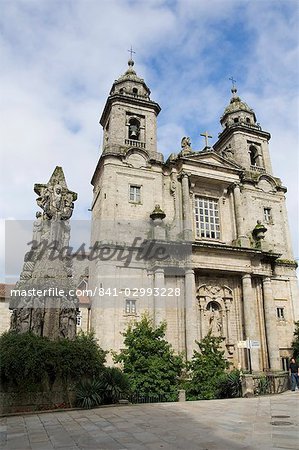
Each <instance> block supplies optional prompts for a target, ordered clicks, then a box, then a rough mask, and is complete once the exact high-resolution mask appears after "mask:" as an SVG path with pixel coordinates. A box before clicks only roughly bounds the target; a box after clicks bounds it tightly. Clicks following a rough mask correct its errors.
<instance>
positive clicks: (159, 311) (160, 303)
mask: <svg viewBox="0 0 299 450" xmlns="http://www.w3.org/2000/svg"><path fill="white" fill-rule="evenodd" d="M164 287H165V280H164V269H162V268H160V267H159V268H157V269H156V270H155V273H154V288H157V289H158V291H157V293H158V295H156V296H154V318H155V325H159V324H160V323H161V322H162V321H163V320H165V319H166V305H165V301H166V297H161V295H160V294H161V289H162V288H164Z"/></svg>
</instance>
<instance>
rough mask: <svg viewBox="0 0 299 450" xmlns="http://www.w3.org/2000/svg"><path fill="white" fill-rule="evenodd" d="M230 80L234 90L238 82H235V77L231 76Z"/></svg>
mask: <svg viewBox="0 0 299 450" xmlns="http://www.w3.org/2000/svg"><path fill="white" fill-rule="evenodd" d="M229 80H230V81H231V82H232V85H233V88H234V87H235V86H236V85H235V83H236V82H237V81H236V80H234V77H233V76H231V77H230V78H229Z"/></svg>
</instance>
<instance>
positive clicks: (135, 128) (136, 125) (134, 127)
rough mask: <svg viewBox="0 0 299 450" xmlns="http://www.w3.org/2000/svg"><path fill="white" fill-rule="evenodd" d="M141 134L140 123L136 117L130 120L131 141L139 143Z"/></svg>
mask: <svg viewBox="0 0 299 450" xmlns="http://www.w3.org/2000/svg"><path fill="white" fill-rule="evenodd" d="M139 134H140V122H139V120H138V119H136V118H135V117H132V119H130V120H129V139H132V140H135V141H138V140H139Z"/></svg>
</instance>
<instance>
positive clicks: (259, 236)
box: [252, 220, 267, 248]
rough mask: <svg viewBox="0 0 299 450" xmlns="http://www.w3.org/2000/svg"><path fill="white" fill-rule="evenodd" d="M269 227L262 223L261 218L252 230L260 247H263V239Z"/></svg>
mask: <svg viewBox="0 0 299 450" xmlns="http://www.w3.org/2000/svg"><path fill="white" fill-rule="evenodd" d="M266 231H267V228H266V227H265V226H264V225H263V224H262V223H261V221H260V220H257V223H256V226H255V227H254V229H253V230H252V236H253V238H254V239H255V241H256V246H257V247H258V248H261V247H262V241H263V239H265V233H266Z"/></svg>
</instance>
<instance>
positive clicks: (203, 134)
mask: <svg viewBox="0 0 299 450" xmlns="http://www.w3.org/2000/svg"><path fill="white" fill-rule="evenodd" d="M200 135H201V136H203V137H204V138H205V142H206V147H208V146H209V138H212V137H213V136H211V135H210V134H209V133H208V132H207V131H205V132H204V133H200Z"/></svg>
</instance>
